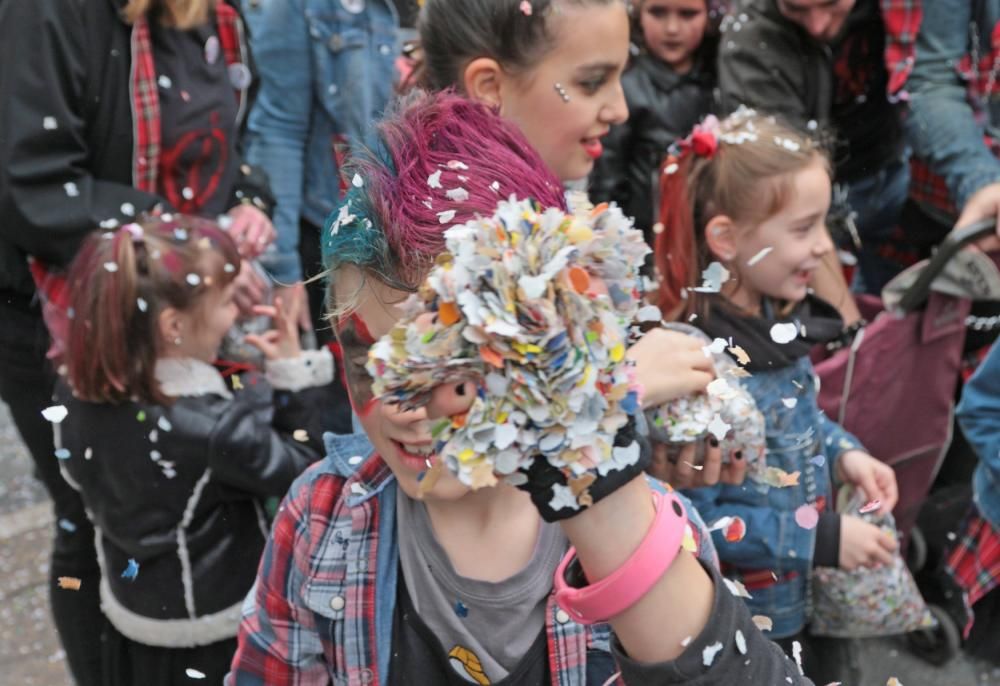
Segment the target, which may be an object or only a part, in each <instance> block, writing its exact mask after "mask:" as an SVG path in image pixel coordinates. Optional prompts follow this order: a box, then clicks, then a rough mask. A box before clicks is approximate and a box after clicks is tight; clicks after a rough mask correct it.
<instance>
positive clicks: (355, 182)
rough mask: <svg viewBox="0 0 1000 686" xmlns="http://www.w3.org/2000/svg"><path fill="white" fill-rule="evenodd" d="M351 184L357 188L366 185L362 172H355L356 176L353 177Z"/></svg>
mask: <svg viewBox="0 0 1000 686" xmlns="http://www.w3.org/2000/svg"><path fill="white" fill-rule="evenodd" d="M351 185H352V186H354V187H355V188H362V187H364V185H365V182H364V179H362V178H361V174H355V175H354V178H353V179H351Z"/></svg>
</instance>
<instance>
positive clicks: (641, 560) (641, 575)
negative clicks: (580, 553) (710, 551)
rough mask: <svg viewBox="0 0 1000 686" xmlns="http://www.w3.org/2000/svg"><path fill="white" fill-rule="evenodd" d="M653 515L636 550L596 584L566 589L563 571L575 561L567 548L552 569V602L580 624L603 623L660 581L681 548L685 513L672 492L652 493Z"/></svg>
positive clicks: (685, 522)
mask: <svg viewBox="0 0 1000 686" xmlns="http://www.w3.org/2000/svg"><path fill="white" fill-rule="evenodd" d="M653 504H654V506H655V507H656V516H655V518H654V519H653V524H652V526H650V527H649V531H648V532H646V537H645V538H643V539H642V543H640V544H639V548H638V549H637V550H636V551H635V552H634V553H632V556H631V557H629V559H628V560H626V561H625V564H623V565H622V566H621V567H619V568H618V569H616V570H615V571H614V572H612V573H611V574H610V575H609V576H607V577H605V578H604V579H601V580H600V581H598V582H597V583H593V584H589V585H587V586H584V587H582V588H575V587H573V586H570V585H569V583H568V582H567V581H566V570H567V569H569V566H570V565H571V564H572V563H574V562H575V561H576V549H575V548H570V549H569V552H567V553H566V557H564V558H563V560H562V562H560V563H559V568H558V569H556V578H555V590H556V603H557V604H558V605H559V607H561V608H562V609H563V610H565V611H566V612H567V613H568V614H569V616H570V617H572V618H573V620H574V621H576V622H578V623H580V624H597V623H599V622H606V621H608V619H610V618H611V617H614V616H616V615H619V614H621V613H622V612H624V611H625V610H627V609H628V608H630V607H632V606H633V605H635V603H636V602H638V600H639V599H640V598H642V597H643V596H644V595H646V594H647V593H648V592H649V590H650V589H651V588H652V587H653V586H654V585H655V584H656V582H657V581H659V580H660V577H662V576H663V575H664V574H665V573H666V571H667V569H668V568H669V567H670V565H671V564H672V563H673V561H674V558H676V557H677V553H678V552H679V551H680V548H681V541H682V540H683V539H684V531H685V529H686V528H687V513H686V512H685V511H684V506H683V505H682V504H681V501H680V498H678V497H677V494H676V493H657V492H654V493H653Z"/></svg>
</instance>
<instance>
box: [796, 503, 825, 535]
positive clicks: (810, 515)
mask: <svg viewBox="0 0 1000 686" xmlns="http://www.w3.org/2000/svg"><path fill="white" fill-rule="evenodd" d="M795 523H796V524H798V525H799V526H801V527H802V528H803V529H815V528H816V525H817V524H819V510H817V509H816V506H815V505H810V504H808V503H807V504H805V505H800V506H799V508H798V509H797V510H795Z"/></svg>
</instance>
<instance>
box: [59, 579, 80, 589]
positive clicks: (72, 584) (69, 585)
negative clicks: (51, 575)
mask: <svg viewBox="0 0 1000 686" xmlns="http://www.w3.org/2000/svg"><path fill="white" fill-rule="evenodd" d="M56 582H57V583H58V584H59V588H62V589H65V590H67V591H79V590H80V586H82V585H83V582H82V581H81V580H80V579H77V578H76V577H75V576H61V577H59V578H58V579H56Z"/></svg>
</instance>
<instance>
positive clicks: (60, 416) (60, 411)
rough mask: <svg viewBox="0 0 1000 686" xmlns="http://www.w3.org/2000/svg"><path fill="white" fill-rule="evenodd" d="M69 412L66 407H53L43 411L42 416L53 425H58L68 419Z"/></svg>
mask: <svg viewBox="0 0 1000 686" xmlns="http://www.w3.org/2000/svg"><path fill="white" fill-rule="evenodd" d="M68 414H69V411H68V410H67V409H66V406H65V405H53V406H52V407H46V408H45V409H44V410H42V416H43V417H45V419H47V420H48V421H50V422H52V423H53V424H58V423H60V422H61V421H62V420H64V419H66V415H68Z"/></svg>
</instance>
